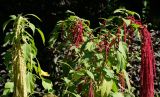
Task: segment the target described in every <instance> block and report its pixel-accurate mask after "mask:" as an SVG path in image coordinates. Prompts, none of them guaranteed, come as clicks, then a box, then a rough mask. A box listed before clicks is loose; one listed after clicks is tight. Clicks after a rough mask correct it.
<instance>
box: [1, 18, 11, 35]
mask: <svg viewBox="0 0 160 97" xmlns="http://www.w3.org/2000/svg"><path fill="white" fill-rule="evenodd" d="M11 21H12V19H10V20H8V21H6V22H4V24H3V32H4V30H5V29H6V27H7V25H8V24H9V23H10V22H11Z"/></svg>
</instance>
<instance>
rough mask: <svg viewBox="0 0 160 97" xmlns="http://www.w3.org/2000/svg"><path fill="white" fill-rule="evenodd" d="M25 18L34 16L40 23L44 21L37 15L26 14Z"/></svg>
mask: <svg viewBox="0 0 160 97" xmlns="http://www.w3.org/2000/svg"><path fill="white" fill-rule="evenodd" d="M24 16H33V17H35V18H37V19H38V20H39V21H41V22H42V20H41V19H40V18H39V17H38V16H37V15H35V14H26V15H24Z"/></svg>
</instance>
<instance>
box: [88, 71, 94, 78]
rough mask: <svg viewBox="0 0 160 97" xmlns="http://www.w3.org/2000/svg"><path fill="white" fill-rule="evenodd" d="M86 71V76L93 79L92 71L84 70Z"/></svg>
mask: <svg viewBox="0 0 160 97" xmlns="http://www.w3.org/2000/svg"><path fill="white" fill-rule="evenodd" d="M86 73H87V74H88V76H89V77H90V78H91V79H93V80H94V75H93V73H92V72H90V71H89V70H86Z"/></svg>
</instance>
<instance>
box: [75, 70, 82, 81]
mask: <svg viewBox="0 0 160 97" xmlns="http://www.w3.org/2000/svg"><path fill="white" fill-rule="evenodd" d="M72 71H73V70H72ZM83 75H84V73H83V72H81V71H75V72H73V74H72V78H73V79H74V81H77V80H79V79H80V78H81V77H82V76H83Z"/></svg>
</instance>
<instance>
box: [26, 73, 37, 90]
mask: <svg viewBox="0 0 160 97" xmlns="http://www.w3.org/2000/svg"><path fill="white" fill-rule="evenodd" d="M26 80H27V91H28V93H33V92H34V89H35V81H36V79H35V76H34V74H32V73H31V72H28V73H27V76H26Z"/></svg>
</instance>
